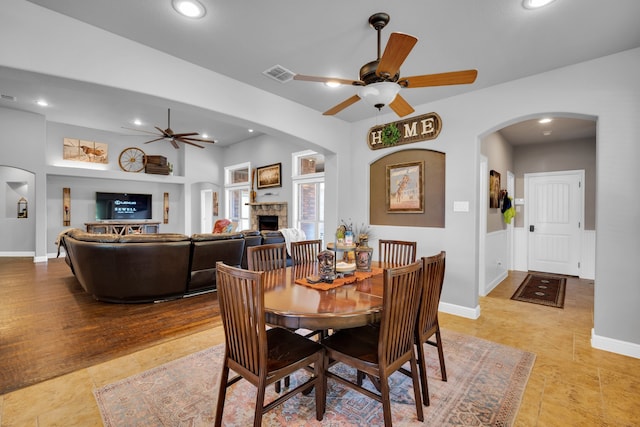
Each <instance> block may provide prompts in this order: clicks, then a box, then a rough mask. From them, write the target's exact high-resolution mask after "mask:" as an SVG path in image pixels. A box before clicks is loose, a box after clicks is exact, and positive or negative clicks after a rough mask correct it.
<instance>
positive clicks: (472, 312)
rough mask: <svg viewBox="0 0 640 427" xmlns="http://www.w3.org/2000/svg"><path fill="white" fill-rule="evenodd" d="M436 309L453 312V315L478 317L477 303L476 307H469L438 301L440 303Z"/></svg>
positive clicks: (478, 307)
mask: <svg viewBox="0 0 640 427" xmlns="http://www.w3.org/2000/svg"><path fill="white" fill-rule="evenodd" d="M438 311H441V312H443V313H447V314H453V315H454V316H460V317H466V318H467V319H473V320H475V319H477V318H479V317H480V306H479V305H477V306H476V308H469V307H463V306H461V305H455V304H449V303H446V302H442V301H440V305H438Z"/></svg>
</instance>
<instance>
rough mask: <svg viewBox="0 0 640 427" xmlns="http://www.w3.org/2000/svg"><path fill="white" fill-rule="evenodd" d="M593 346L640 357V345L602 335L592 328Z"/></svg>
mask: <svg viewBox="0 0 640 427" xmlns="http://www.w3.org/2000/svg"><path fill="white" fill-rule="evenodd" d="M591 347H593V348H597V349H599V350H604V351H609V352H611V353H616V354H621V355H623V356H629V357H635V358H636V359H640V345H639V344H634V343H630V342H627V341H620V340H617V339H614V338H607V337H601V336H598V335H596V333H595V331H594V330H593V329H591Z"/></svg>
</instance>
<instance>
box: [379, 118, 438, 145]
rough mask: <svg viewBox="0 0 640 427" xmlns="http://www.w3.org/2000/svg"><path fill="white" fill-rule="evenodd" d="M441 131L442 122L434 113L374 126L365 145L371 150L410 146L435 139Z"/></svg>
mask: <svg viewBox="0 0 640 427" xmlns="http://www.w3.org/2000/svg"><path fill="white" fill-rule="evenodd" d="M440 129H442V120H441V119H440V116H439V115H438V114H436V113H428V114H425V115H422V116H418V117H413V118H410V119H406V120H400V121H397V122H392V123H387V124H386V125H380V126H374V127H372V128H371V129H369V133H368V134H367V144H368V145H369V148H370V149H372V150H378V149H380V148H387V147H393V146H396V145H403V144H411V143H414V142H419V141H426V140H429V139H435V138H437V137H438V135H439V134H440Z"/></svg>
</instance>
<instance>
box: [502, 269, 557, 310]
mask: <svg viewBox="0 0 640 427" xmlns="http://www.w3.org/2000/svg"><path fill="white" fill-rule="evenodd" d="M566 285H567V279H566V278H565V277H560V276H548V275H542V274H528V275H527V277H526V278H525V279H524V280H523V281H522V284H521V285H520V286H519V287H518V289H517V290H516V292H515V293H514V294H513V296H512V297H511V299H512V300H516V301H524V302H531V303H534V304H542V305H548V306H550V307H557V308H564V292H565V287H566Z"/></svg>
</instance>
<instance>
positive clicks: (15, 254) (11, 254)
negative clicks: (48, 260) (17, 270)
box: [0, 251, 36, 258]
mask: <svg viewBox="0 0 640 427" xmlns="http://www.w3.org/2000/svg"><path fill="white" fill-rule="evenodd" d="M35 254H36V253H35V252H33V251H21V252H20V251H15V252H14V251H7V252H0V257H16V258H21V257H32V256H34V255H35Z"/></svg>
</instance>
